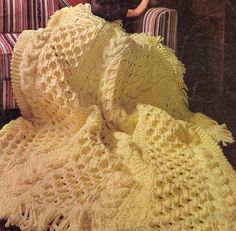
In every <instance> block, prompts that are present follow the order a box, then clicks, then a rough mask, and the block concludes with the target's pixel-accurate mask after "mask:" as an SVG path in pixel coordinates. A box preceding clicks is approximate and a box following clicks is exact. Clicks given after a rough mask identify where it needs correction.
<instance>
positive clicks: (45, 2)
mask: <svg viewBox="0 0 236 231" xmlns="http://www.w3.org/2000/svg"><path fill="white" fill-rule="evenodd" d="M38 1H39V5H40V22H39V27H46V25H47V22H48V20H49V19H50V17H51V15H53V14H54V12H55V11H57V10H59V9H60V6H59V2H58V0H38Z"/></svg>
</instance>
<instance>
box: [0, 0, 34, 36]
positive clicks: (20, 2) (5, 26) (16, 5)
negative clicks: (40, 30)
mask: <svg viewBox="0 0 236 231" xmlns="http://www.w3.org/2000/svg"><path fill="white" fill-rule="evenodd" d="M37 5H38V1H36V0H1V1H0V33H20V32H22V31H23V30H26V29H36V28H37V27H38V6H37Z"/></svg>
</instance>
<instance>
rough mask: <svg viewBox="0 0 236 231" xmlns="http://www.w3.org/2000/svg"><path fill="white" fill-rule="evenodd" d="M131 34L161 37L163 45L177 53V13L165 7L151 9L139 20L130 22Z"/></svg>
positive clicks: (128, 24) (128, 25) (128, 26)
mask: <svg viewBox="0 0 236 231" xmlns="http://www.w3.org/2000/svg"><path fill="white" fill-rule="evenodd" d="M126 27H127V28H128V30H129V32H131V33H133V32H138V33H147V34H150V35H152V36H161V37H162V38H163V39H164V41H163V43H164V44H165V45H166V46H168V47H170V48H171V49H173V50H174V51H176V37H177V11H176V10H174V9H168V8H163V7H158V8H150V9H149V10H147V12H146V13H144V14H143V15H142V16H140V17H138V19H137V20H132V21H128V23H127V25H126Z"/></svg>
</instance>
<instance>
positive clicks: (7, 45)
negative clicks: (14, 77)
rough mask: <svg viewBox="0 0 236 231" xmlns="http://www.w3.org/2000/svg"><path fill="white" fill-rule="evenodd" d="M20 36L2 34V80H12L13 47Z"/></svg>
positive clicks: (0, 47)
mask: <svg viewBox="0 0 236 231" xmlns="http://www.w3.org/2000/svg"><path fill="white" fill-rule="evenodd" d="M18 36H19V34H9V33H7V34H0V80H1V79H10V65H11V56H12V51H13V47H14V45H15V43H16V40H17V38H18Z"/></svg>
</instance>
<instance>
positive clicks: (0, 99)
mask: <svg viewBox="0 0 236 231" xmlns="http://www.w3.org/2000/svg"><path fill="white" fill-rule="evenodd" d="M15 108H17V105H16V101H15V98H14V95H13V89H12V84H11V80H0V109H1V110H9V109H15Z"/></svg>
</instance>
